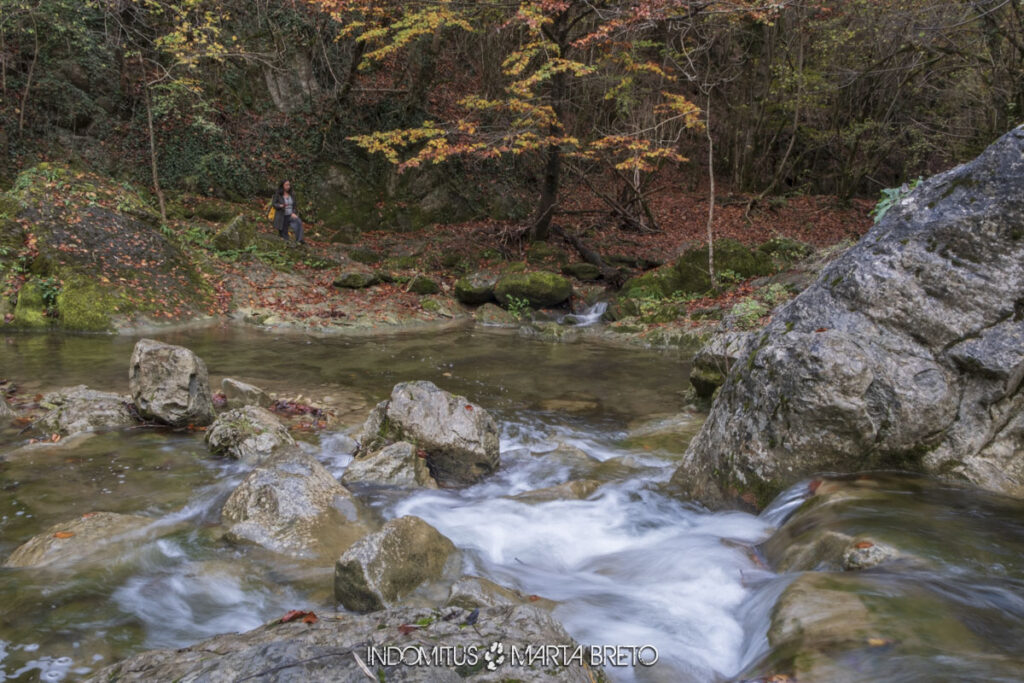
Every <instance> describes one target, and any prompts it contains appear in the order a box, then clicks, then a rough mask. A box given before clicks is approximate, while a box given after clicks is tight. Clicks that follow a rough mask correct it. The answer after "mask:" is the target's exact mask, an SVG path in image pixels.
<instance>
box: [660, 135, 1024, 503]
mask: <svg viewBox="0 0 1024 683" xmlns="http://www.w3.org/2000/svg"><path fill="white" fill-rule="evenodd" d="M1022 152H1024V129H1016V130H1013V131H1011V132H1010V133H1007V134H1006V135H1005V136H1003V137H1002V138H1001V139H1000V140H999V141H997V142H996V143H995V144H993V145H992V146H991V147H989V149H988V150H986V151H985V152H984V153H983V154H982V155H981V156H979V157H978V158H977V159H975V160H974V161H972V162H970V163H968V164H964V165H962V166H959V167H957V168H954V169H953V170H951V171H948V172H946V173H943V174H940V175H937V176H935V177H933V178H931V179H929V180H927V181H925V182H924V183H922V184H921V185H920V186H919V187H917V188H916V189H915V190H914V191H913V193H911V194H910V195H909V196H908V197H906V198H905V199H903V200H902V201H901V202H900V203H899V204H898V205H897V206H896V207H894V208H893V209H892V210H890V211H889V212H888V213H887V214H886V215H885V218H884V219H883V220H882V221H880V222H879V223H878V224H877V225H875V226H874V227H873V228H872V229H871V231H870V232H869V233H868V234H867V235H866V236H865V237H864V238H863V239H862V240H861V242H860V243H859V244H858V245H857V246H856V247H854V248H852V249H850V250H849V251H847V252H846V253H845V254H843V255H842V256H841V257H840V258H838V259H837V260H836V261H834V262H833V263H831V264H830V265H829V266H828V267H827V268H826V269H825V270H824V271H823V272H822V273H821V275H820V277H819V278H818V280H817V282H815V284H814V285H812V286H811V287H810V288H808V289H807V290H805V291H804V292H803V293H801V294H800V295H799V296H798V297H797V298H796V299H794V300H793V301H791V302H790V303H788V304H787V305H785V306H784V307H782V308H781V309H780V310H779V311H777V312H776V313H775V314H774V316H773V318H772V321H771V323H770V324H769V325H768V326H767V327H766V328H765V330H764V331H763V332H760V333H758V334H756V335H755V338H754V339H753V340H752V341H751V343H750V347H749V350H748V352H747V353H746V356H745V357H744V358H743V359H741V360H740V361H739V365H740V366H739V367H738V368H737V369H736V371H734V372H732V373H730V375H729V377H728V379H727V380H726V382H725V384H724V385H723V387H722V389H721V391H720V393H719V395H718V398H717V399H716V401H715V403H714V406H713V408H712V410H711V413H710V415H709V417H708V420H707V422H706V423H705V425H704V427H703V429H702V430H701V432H700V434H699V435H698V436H697V438H696V439H695V440H694V441H693V443H692V444H691V446H690V448H689V450H688V451H687V455H686V458H685V460H684V462H683V464H682V465H681V466H680V467H679V469H678V470H677V472H676V474H675V476H674V477H673V484H674V486H675V487H676V489H677V490H678V491H679V493H680V495H682V496H684V497H687V498H693V499H696V500H699V501H701V502H704V503H706V504H708V505H710V506H713V507H723V506H731V505H740V506H747V507H752V506H764V505H765V504H767V502H768V501H769V500H771V498H772V497H773V496H774V495H775V494H776V493H778V492H779V491H781V490H782V489H783V488H785V487H786V486H788V485H789V484H792V483H794V482H795V481H797V480H799V479H800V478H802V477H805V476H809V475H811V474H813V473H815V472H821V471H832V472H849V471H856V470H863V469H871V468H895V469H904V470H916V471H924V472H928V473H931V474H935V475H938V476H942V477H946V478H950V479H958V480H966V481H969V482H972V483H975V484H977V485H978V486H981V487H983V488H987V489H990V490H993V491H998V492H1002V493H1006V494H1010V495H1013V496H1024V457H1022V456H1021V454H1022V453H1024V449H1022V448H1021V445H1022V444H1024V394H1022V393H1021V392H1020V391H1018V389H1019V386H1020V382H1021V377H1022V375H1024V353H1022V352H1021V351H1020V349H1022V348H1024V322H1022V321H1021V319H1020V310H1021V306H1022V303H1021V300H1020V299H1019V296H1018V294H1019V293H1020V292H1021V291H1024V240H1022V239H1021V234H1022V230H1024V228H1022V226H1024V197H1022V195H1021V193H1020V191H1019V188H1020V186H1021V184H1022V182H1024V154H1022Z"/></svg>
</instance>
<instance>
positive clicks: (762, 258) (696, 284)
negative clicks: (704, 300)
mask: <svg viewBox="0 0 1024 683" xmlns="http://www.w3.org/2000/svg"><path fill="white" fill-rule="evenodd" d="M715 271H716V272H717V273H723V272H726V271H731V272H732V273H735V275H736V276H738V277H740V278H744V279H745V278H750V277H758V276H762V275H771V274H772V273H773V272H775V265H774V263H773V262H772V257H771V256H770V255H768V254H766V253H764V252H761V251H753V250H751V249H749V248H747V247H746V246H744V245H743V244H741V243H740V242H737V241H736V240H732V239H721V240H718V241H716V242H715ZM710 289H711V276H710V275H709V274H708V251H707V247H706V246H704V247H696V248H694V249H689V250H687V251H685V252H684V253H683V255H682V256H680V257H679V258H678V259H677V260H676V262H675V263H673V264H671V265H666V266H662V267H660V268H657V269H655V270H652V271H649V272H647V273H644V274H643V275H641V276H639V277H635V278H633V279H631V280H629V281H628V282H627V283H626V284H625V286H624V287H623V288H622V293H623V295H624V296H627V297H634V298H653V299H658V298H664V297H668V296H671V295H673V294H675V293H679V294H684V295H686V294H703V293H704V292H707V291H708V290H710Z"/></svg>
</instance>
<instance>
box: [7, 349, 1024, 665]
mask: <svg viewBox="0 0 1024 683" xmlns="http://www.w3.org/2000/svg"><path fill="white" fill-rule="evenodd" d="M163 338H164V339H166V340H167V341H171V342H174V343H179V344H183V345H186V346H188V347H190V348H192V349H193V350H195V351H196V352H197V353H199V354H200V356H202V357H203V359H204V360H205V361H206V363H207V365H208V367H209V370H210V374H211V377H212V379H213V380H214V382H215V383H216V382H217V381H219V379H220V378H221V377H224V376H228V375H230V376H235V377H239V378H242V379H245V380H249V381H253V382H255V383H257V384H259V385H262V386H264V387H266V388H268V389H270V390H272V391H279V392H283V393H288V394H290V395H293V394H296V393H302V394H304V395H306V396H313V397H317V398H322V397H328V396H329V397H332V398H333V399H334V400H333V405H335V406H336V407H337V410H338V413H339V416H340V418H341V422H342V425H343V426H342V427H341V429H340V431H338V432H333V433H325V434H322V435H320V436H319V438H318V440H317V441H316V442H315V443H311V444H306V445H305V446H304V447H306V448H308V449H309V450H310V452H311V453H314V454H315V455H316V456H317V457H319V459H320V460H321V461H322V462H323V463H324V464H325V465H326V466H327V467H328V469H329V470H330V471H331V472H332V473H333V474H335V475H336V476H340V475H341V474H342V473H343V472H344V469H345V467H346V466H347V464H348V462H349V460H350V455H349V451H350V448H351V441H350V440H349V439H348V438H347V437H346V436H344V434H343V433H342V432H343V431H345V430H347V429H350V428H352V427H354V426H355V425H357V424H358V423H359V422H360V421H361V420H362V418H363V417H364V416H365V415H366V413H367V412H368V410H369V408H370V407H371V406H372V405H373V404H374V403H376V402H377V401H379V400H381V399H382V398H384V397H386V396H387V395H388V393H389V392H390V390H391V387H392V386H393V385H394V384H395V383H397V382H400V381H407V380H415V379H425V380H430V381H433V382H435V383H437V384H438V385H439V386H441V387H442V388H445V389H448V390H450V391H453V392H456V393H460V394H463V395H465V396H467V397H469V398H470V399H471V400H473V401H475V402H477V403H479V404H481V405H483V406H485V407H487V408H488V409H490V410H492V411H493V413H494V414H495V417H496V418H497V419H498V420H499V422H500V423H501V425H502V467H501V470H500V471H499V472H498V473H497V474H496V475H494V476H493V477H491V478H489V479H487V480H485V481H483V482H481V483H480V484H478V485H476V486H473V487H470V488H467V489H464V490H461V491H453V490H442V491H423V492H418V493H414V494H411V495H410V494H403V493H400V492H395V491H387V490H381V489H376V490H373V489H367V490H362V489H360V488H359V487H355V489H354V490H355V493H356V494H357V495H360V496H362V497H364V499H365V500H366V501H367V502H368V503H369V504H370V505H371V506H373V507H374V508H376V510H377V511H378V512H379V513H380V514H381V515H382V516H384V517H394V516H399V515H405V514H415V515H418V516H420V517H422V518H424V519H426V520H427V521H428V522H430V523H431V524H433V525H434V526H436V527H437V528H438V529H439V530H440V531H441V532H442V533H444V534H445V535H447V536H449V537H450V538H451V539H452V540H453V541H454V542H455V544H456V545H457V546H459V547H460V548H461V549H462V550H463V551H464V556H465V562H466V566H465V567H464V569H465V571H466V572H467V573H472V574H476V575H480V576H484V577H486V578H490V579H492V580H494V581H497V582H498V583H502V584H505V585H508V586H512V587H515V588H517V589H519V590H521V591H522V592H523V593H524V594H527V595H538V596H542V597H544V598H549V599H551V600H555V601H557V602H558V605H557V607H556V608H555V615H556V617H557V618H558V619H559V620H560V621H561V622H562V623H563V624H564V625H565V626H566V628H567V630H568V631H569V632H570V633H571V634H572V635H573V636H574V637H575V638H576V639H577V640H579V641H580V642H583V643H586V644H591V645H602V644H609V645H646V644H650V645H654V646H656V647H657V648H658V650H659V653H660V657H661V661H660V662H659V664H658V666H656V667H653V668H650V669H638V670H637V671H635V672H634V671H633V670H632V669H614V670H611V671H610V672H609V673H610V674H611V675H612V677H613V678H614V679H616V680H631V679H633V678H634V677H635V678H636V679H638V680H645V681H713V680H721V679H723V678H728V677H731V676H737V675H739V674H740V673H741V672H743V671H745V670H749V669H750V667H752V666H754V665H755V663H756V662H758V661H763V658H764V657H765V654H766V652H767V651H768V641H767V635H766V634H767V632H768V626H769V617H770V614H771V610H772V606H773V604H774V603H775V601H776V600H777V598H778V596H779V594H780V593H781V592H782V591H783V590H784V589H785V587H786V586H787V585H788V583H789V582H790V581H791V580H792V579H793V576H792V575H787V576H777V575H775V574H773V573H771V572H769V571H768V570H767V569H765V568H764V567H763V566H761V565H759V564H758V563H757V562H756V561H755V560H754V559H752V550H751V547H752V546H754V545H756V544H758V543H760V542H762V541H764V540H765V539H766V538H767V537H768V536H769V534H770V533H771V532H772V530H773V528H774V527H776V526H778V525H779V524H781V523H782V522H783V521H784V520H785V519H786V518H787V517H788V516H789V515H791V514H792V513H793V511H794V510H796V509H797V508H798V507H800V506H801V505H802V504H804V499H805V497H806V486H803V487H794V489H792V490H791V491H790V492H787V493H786V494H783V496H781V497H780V498H779V499H778V501H777V502H776V504H775V505H774V506H773V508H772V509H770V510H769V511H767V512H766V513H764V514H763V515H762V516H760V517H755V516H752V515H747V514H743V513H719V514H711V513H708V512H706V511H702V510H700V509H699V508H697V507H694V506H690V505H685V504H683V503H680V502H678V501H674V500H671V499H668V498H666V497H664V496H662V495H661V494H660V493H658V485H659V483H661V482H663V481H666V480H667V479H668V477H669V476H670V474H671V471H672V469H673V468H674V467H675V466H676V464H677V462H678V457H679V456H680V454H681V453H682V451H683V450H684V449H685V445H686V443H687V441H688V439H689V438H690V437H691V436H692V434H693V433H694V431H695V430H696V429H697V428H698V427H699V423H700V416H699V415H694V414H692V413H689V412H687V410H686V406H685V400H686V399H685V396H684V393H683V389H684V388H685V386H686V383H687V380H686V378H687V375H688V371H689V368H688V365H687V363H686V360H685V359H683V358H679V357H675V356H673V355H668V354H661V353H654V352H644V351H632V350H631V351H624V350H621V349H613V348H606V347H601V346H596V345H589V344H568V345H558V344H554V345H552V344H544V343H540V342H537V341H534V340H530V339H524V338H521V337H517V336H514V335H503V334H494V333H482V332H479V331H457V332H448V333H444V334H433V335H421V336H403V337H390V338H375V339H346V338H312V337H303V336H274V335H268V334H259V333H254V332H246V331H240V330H236V329H208V330H202V331H190V332H179V333H174V334H171V335H165V336H164V337H163ZM0 342H2V343H3V345H2V346H0V377H4V378H9V379H11V380H13V381H15V382H17V383H18V384H19V385H20V386H21V387H22V390H23V391H24V392H26V393H28V394H33V393H36V392H39V391H43V390H46V389H50V388H54V387H57V386H65V385H72V384H80V383H84V384H88V385H90V386H92V387H95V388H98V389H106V390H115V391H125V390H126V389H127V369H128V358H129V356H130V353H131V348H132V345H133V343H134V340H132V339H127V338H107V337H58V336H27V335H26V336H13V335H12V336H9V337H7V338H0ZM0 457H2V458H4V459H5V461H4V462H2V463H0V556H6V555H7V554H8V553H9V552H10V551H11V550H12V549H13V548H14V547H16V546H17V545H19V544H20V543H22V542H24V541H25V540H27V539H28V538H29V537H31V536H32V535H33V534H36V533H39V532H40V531H41V530H43V529H46V528H47V527H49V526H50V525H52V524H54V523H57V522H60V521H63V520H66V519H70V518H73V517H75V516H77V515H80V514H83V513H85V512H89V511H92V510H110V511H115V512H125V513H132V514H139V515H143V516H146V517H150V518H152V519H153V520H154V522H153V525H151V527H150V528H148V529H147V534H146V535H145V539H146V540H145V541H143V542H135V543H132V544H125V545H122V546H119V547H117V548H115V549H114V550H111V551H110V552H109V553H108V554H107V556H103V557H100V558H99V559H98V560H97V559H96V558H91V559H90V560H89V562H87V563H84V564H79V565H77V566H74V567H53V568H49V569H47V570H45V571H40V570H23V569H0V604H2V605H3V607H2V608H0V672H2V673H4V674H6V675H7V676H20V678H19V680H31V679H33V678H41V679H43V680H62V679H76V678H79V677H81V676H82V675H83V674H85V673H87V672H88V671H90V670H95V668H96V667H99V666H103V665H104V664H107V663H110V662H111V661H113V660H115V659H117V658H120V657H124V656H126V655H128V654H131V653H133V652H138V651H140V650H142V649H147V648H152V647H180V646H183V645H187V644H190V643H193V642H195V641H197V640H200V639H202V638H205V637H207V636H210V635H213V634H216V633H221V632H229V631H243V630H247V629H250V628H253V627H255V626H257V625H259V624H261V623H263V622H265V621H267V620H270V619H272V618H275V617H278V616H280V615H281V614H283V613H284V612H286V611H288V610H289V609H314V610H320V611H329V610H331V609H333V607H334V606H333V604H331V603H332V600H331V575H332V572H333V567H331V566H322V565H320V564H315V563H314V564H311V563H309V562H308V561H302V560H294V559H289V558H282V557H280V556H275V555H273V554H271V553H266V552H261V551H259V550H258V549H255V548H248V547H234V546H231V545H229V544H227V543H226V542H225V541H224V540H223V539H222V538H221V531H220V528H219V526H218V517H219V510H220V507H221V505H222V504H223V501H224V500H225V498H226V497H227V496H228V495H229V493H230V492H231V490H232V489H233V488H234V487H235V486H236V485H237V484H238V482H239V481H240V480H241V478H242V477H243V476H244V474H245V472H244V470H243V468H242V467H241V466H240V465H238V464H235V463H228V462H224V461H222V460H218V459H215V458H212V457H210V456H209V455H208V453H207V451H206V448H205V446H204V444H203V443H202V439H201V436H199V435H195V434H187V433H175V432H170V431H166V430H153V429H136V430H128V431H125V432H120V433H107V434H97V435H91V436H88V437H85V438H83V439H79V440H72V441H70V442H69V443H61V444H56V445H54V444H47V445H35V446H28V447H26V445H25V440H24V437H23V436H20V435H18V434H16V433H15V432H14V431H13V430H8V431H7V432H4V433H3V435H2V436H0ZM580 478H585V479H592V480H595V481H596V482H599V483H600V486H599V488H598V489H597V490H596V492H595V493H594V494H593V495H591V496H589V497H588V498H587V499H586V500H569V501H553V502H546V503H537V502H533V503H528V502H526V501H523V500H512V499H510V498H509V496H512V495H515V494H519V493H523V492H526V491H530V490H534V489H540V488H544V487H550V486H553V485H556V484H561V483H563V482H566V481H569V480H570V479H580ZM978 500H979V498H975V497H972V496H971V495H970V493H964V492H962V491H959V490H958V492H950V491H948V490H946V489H943V488H942V487H939V486H937V485H935V484H934V483H931V482H923V483H921V484H919V485H917V489H915V490H914V491H911V492H910V493H908V492H907V491H906V490H904V489H900V488H899V487H897V488H896V489H894V490H893V491H887V492H883V494H882V495H880V496H879V497H878V498H875V499H872V500H871V501H870V502H865V503H863V504H862V505H861V506H860V507H856V508H854V509H851V510H848V511H847V512H844V513H843V514H842V515H840V516H839V517H829V518H828V519H823V520H820V524H823V525H831V524H836V525H843V524H845V525H847V526H848V527H850V528H851V529H852V528H854V527H858V528H864V529H867V531H869V532H871V533H879V534H881V533H882V531H881V530H882V529H890V531H891V533H892V538H891V539H890V540H891V542H893V543H894V544H895V543H904V544H907V545H908V546H912V547H913V548H914V550H915V552H920V553H922V554H928V553H933V554H935V555H936V556H937V557H938V556H941V558H942V559H941V561H939V562H937V563H936V564H935V565H934V566H933V569H932V570H931V571H932V572H933V575H931V576H929V577H927V578H928V580H929V581H931V582H932V583H933V584H934V585H935V586H937V587H939V588H940V589H941V590H946V591H948V592H949V593H950V595H951V596H953V597H952V598H951V599H952V600H954V601H955V600H961V601H962V602H963V603H964V604H975V603H977V604H981V603H986V601H987V604H988V605H990V607H991V611H990V612H986V611H985V610H984V609H982V610H980V611H976V612H972V613H971V618H972V619H974V623H976V624H977V625H978V628H979V629H982V628H984V627H985V626H986V625H987V626H990V627H998V628H1001V629H1003V631H1007V630H1008V631H1009V632H1010V633H1011V637H1012V636H1013V635H1019V634H1014V633H1013V624H1014V620H1015V619H1016V620H1017V622H1016V624H1017V626H1016V628H1018V629H1019V624H1020V619H1021V616H1020V615H1021V611H1020V610H1019V607H1018V606H1017V603H1015V602H1014V601H1015V600H1018V601H1019V599H1020V595H1021V593H1020V591H1019V584H1018V583H1017V582H1019V581H1020V579H1021V576H1020V572H1021V567H1020V564H1021V562H1020V559H1019V558H1020V557H1021V556H1024V555H1022V554H1021V551H1022V550H1024V541H1021V540H1020V539H1019V538H1018V531H1019V528H1018V530H1017V531H1013V530H1012V529H1010V525H1011V523H1010V522H1009V521H1008V520H1009V519H1012V515H1009V514H1008V513H1005V511H1003V512H1000V510H1002V508H999V507H998V506H995V507H993V505H988V504H986V503H978V502H977V501H978ZM971 501H974V502H973V503H972V502H971ZM924 520H927V521H928V524H925V523H924ZM917 522H920V523H919V524H918V523H917ZM1017 523H1018V524H1019V519H1018V521H1017ZM940 528H943V529H946V530H947V531H948V534H951V535H954V536H955V537H956V538H957V539H958V543H959V545H951V544H950V543H949V539H948V537H943V536H942V534H939V533H938V529H940ZM922 529H923V530H924V531H919V530H922ZM848 531H849V530H848ZM857 533H860V532H857ZM901 534H902V535H901ZM943 548H946V549H948V548H956V550H955V551H948V552H947V551H946V550H942V549H943ZM999 548H1003V550H999ZM943 553H945V554H943ZM958 577H960V578H958ZM964 577H966V578H964ZM878 585H880V584H875V588H873V589H872V590H890V591H893V592H894V594H900V592H901V591H903V590H904V589H902V588H900V587H899V582H898V581H897V582H894V583H891V584H887V585H888V587H886V588H884V589H879V588H878ZM865 590H867V589H865ZM957 596H959V597H957ZM994 615H995V616H994ZM1008 624H1009V626H1008ZM1000 642H1003V641H1000ZM1018 642H1019V640H1018ZM957 662H958V664H957V665H958V666H959V667H960V669H959V670H963V671H966V672H968V673H970V672H971V671H976V672H977V671H984V669H983V668H980V666H979V665H976V664H975V663H973V661H972V660H971V659H970V657H967V658H960V659H958V660H957ZM965 662H966V663H965ZM931 666H932V667H934V668H933V669H928V667H927V666H924V667H923V668H922V667H918V668H917V669H915V672H916V673H918V674H920V673H921V672H923V671H924V672H927V671H933V672H939V673H941V671H942V668H941V664H940V663H938V662H935V663H932V664H931ZM972 667H974V668H972ZM939 677H940V678H941V676H939ZM968 678H969V676H968ZM876 680H878V679H876Z"/></svg>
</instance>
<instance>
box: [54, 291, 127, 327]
mask: <svg viewBox="0 0 1024 683" xmlns="http://www.w3.org/2000/svg"><path fill="white" fill-rule="evenodd" d="M115 307H116V299H115V298H114V297H113V296H111V295H110V294H109V293H108V292H105V291H103V290H101V289H100V288H99V287H97V286H96V285H94V284H92V283H90V282H87V281H85V280H83V279H79V278H71V279H68V280H65V281H64V284H63V286H62V287H61V290H60V293H59V294H58V295H57V311H58V313H59V314H60V323H61V326H62V327H64V328H65V329H68V330H74V331H78V332H107V331H109V330H110V329H111V327H112V322H111V316H112V315H113V313H114V311H115Z"/></svg>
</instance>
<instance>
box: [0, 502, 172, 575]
mask: <svg viewBox="0 0 1024 683" xmlns="http://www.w3.org/2000/svg"><path fill="white" fill-rule="evenodd" d="M152 523H153V520H152V519H150V518H148V517H140V516H137V515H122V514H118V513H115V512H90V513H86V514H85V515H82V516H81V517H79V518H77V519H71V520H68V521H66V522H60V523H58V524H54V525H53V526H52V527H50V528H49V529H47V530H46V531H44V532H43V533H41V534H39V535H37V536H33V537H32V538H31V539H29V540H28V541H26V542H25V543H23V544H22V545H20V546H18V547H17V548H16V549H15V550H14V552H12V553H11V555H10V557H8V558H7V560H6V561H4V566H5V567H48V566H55V565H63V564H71V563H80V562H83V561H85V560H96V559H98V558H97V556H102V555H103V554H104V553H109V552H114V551H115V548H113V544H115V543H116V542H118V541H119V540H125V539H126V537H127V536H129V535H130V534H131V533H132V532H135V531H139V530H140V529H142V528H143V527H145V526H147V525H149V524H152ZM100 561H103V560H102V558H100ZM106 561H109V558H108V559H107V560H106Z"/></svg>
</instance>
